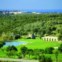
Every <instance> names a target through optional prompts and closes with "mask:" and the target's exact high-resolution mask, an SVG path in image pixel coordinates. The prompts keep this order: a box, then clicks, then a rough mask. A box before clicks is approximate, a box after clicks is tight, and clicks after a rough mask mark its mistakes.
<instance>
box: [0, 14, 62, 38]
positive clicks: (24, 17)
mask: <svg viewBox="0 0 62 62" xmlns="http://www.w3.org/2000/svg"><path fill="white" fill-rule="evenodd" d="M28 32H30V33H35V34H36V35H39V36H45V35H53V36H58V37H59V38H60V39H62V14H60V13H52V14H51V13H46V14H43V13H42V14H32V13H25V14H24V13H23V14H17V15H14V14H5V15H4V14H0V36H1V35H2V34H3V33H14V34H21V35H26V34H28Z"/></svg>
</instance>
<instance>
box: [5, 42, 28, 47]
mask: <svg viewBox="0 0 62 62" xmlns="http://www.w3.org/2000/svg"><path fill="white" fill-rule="evenodd" d="M25 44H27V43H26V42H24V41H12V42H5V45H4V46H18V45H25Z"/></svg>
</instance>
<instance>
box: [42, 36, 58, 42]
mask: <svg viewBox="0 0 62 62" xmlns="http://www.w3.org/2000/svg"><path fill="white" fill-rule="evenodd" d="M42 39H43V40H45V41H58V37H55V36H45V37H42Z"/></svg>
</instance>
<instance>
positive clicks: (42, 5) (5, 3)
mask: <svg viewBox="0 0 62 62" xmlns="http://www.w3.org/2000/svg"><path fill="white" fill-rule="evenodd" d="M0 9H2V10H7V9H9V10H13V9H14V10H26V9H29V10H46V9H48V10H51V9H55V10H57V9H60V10H61V9H62V0H0Z"/></svg>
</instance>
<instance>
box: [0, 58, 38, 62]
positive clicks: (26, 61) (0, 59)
mask: <svg viewBox="0 0 62 62" xmlns="http://www.w3.org/2000/svg"><path fill="white" fill-rule="evenodd" d="M0 61H11V62H12V61H14V62H38V60H25V59H12V58H0Z"/></svg>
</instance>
